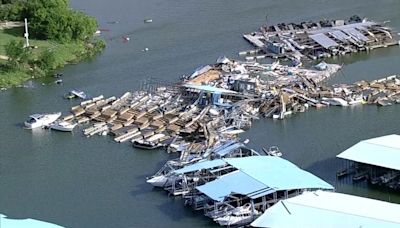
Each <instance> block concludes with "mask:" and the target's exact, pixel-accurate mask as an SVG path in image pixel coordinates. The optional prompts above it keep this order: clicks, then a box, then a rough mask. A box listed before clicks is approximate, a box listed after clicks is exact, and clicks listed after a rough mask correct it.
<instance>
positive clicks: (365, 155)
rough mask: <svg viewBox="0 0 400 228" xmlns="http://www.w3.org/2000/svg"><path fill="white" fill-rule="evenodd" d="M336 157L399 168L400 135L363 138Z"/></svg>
mask: <svg viewBox="0 0 400 228" xmlns="http://www.w3.org/2000/svg"><path fill="white" fill-rule="evenodd" d="M337 157H338V158H343V159H347V160H351V161H356V162H361V163H365V164H370V165H375V166H380V167H385V168H389V169H394V170H400V135H387V136H382V137H378V138H373V139H368V140H363V141H361V142H359V143H357V144H356V145H354V146H352V147H350V148H349V149H347V150H345V151H344V152H342V153H340V154H339V155H338V156H337Z"/></svg>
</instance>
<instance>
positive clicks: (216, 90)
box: [183, 84, 237, 94]
mask: <svg viewBox="0 0 400 228" xmlns="http://www.w3.org/2000/svg"><path fill="white" fill-rule="evenodd" d="M183 86H184V87H186V88H189V89H196V90H200V91H207V92H212V93H221V94H223V93H225V94H237V92H236V91H232V90H227V89H223V88H218V87H214V86H210V85H192V84H185V85H183Z"/></svg>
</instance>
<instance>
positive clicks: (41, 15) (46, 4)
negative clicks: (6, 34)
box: [0, 0, 97, 42]
mask: <svg viewBox="0 0 400 228" xmlns="http://www.w3.org/2000/svg"><path fill="white" fill-rule="evenodd" d="M0 3H1V4H0V20H3V21H22V20H23V19H24V18H28V20H29V33H30V34H29V35H30V36H31V37H32V38H36V39H42V40H46V39H49V40H55V41H59V42H70V41H76V40H85V39H88V38H91V37H92V36H93V34H94V32H96V30H97V21H96V19H95V18H93V17H91V16H88V15H86V14H84V13H82V12H79V11H75V10H73V9H71V8H70V6H69V3H68V0H0Z"/></svg>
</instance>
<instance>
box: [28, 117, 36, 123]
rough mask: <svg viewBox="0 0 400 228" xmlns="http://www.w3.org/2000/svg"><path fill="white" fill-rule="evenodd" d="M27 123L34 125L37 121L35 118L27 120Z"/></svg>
mask: <svg viewBox="0 0 400 228" xmlns="http://www.w3.org/2000/svg"><path fill="white" fill-rule="evenodd" d="M26 122H27V123H36V122H37V120H36V119H35V118H32V117H31V118H29V120H28V121H26Z"/></svg>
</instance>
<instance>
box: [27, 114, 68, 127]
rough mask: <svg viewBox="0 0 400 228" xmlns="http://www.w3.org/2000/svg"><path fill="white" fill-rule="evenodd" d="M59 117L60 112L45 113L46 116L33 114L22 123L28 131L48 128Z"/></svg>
mask: <svg viewBox="0 0 400 228" xmlns="http://www.w3.org/2000/svg"><path fill="white" fill-rule="evenodd" d="M60 116H61V112H56V113H46V114H33V115H30V116H29V119H28V120H27V121H26V122H25V123H24V124H25V127H26V128H28V129H33V128H38V127H44V126H48V125H50V124H51V123H53V122H54V121H56V120H57V119H58V118H59V117H60Z"/></svg>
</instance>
